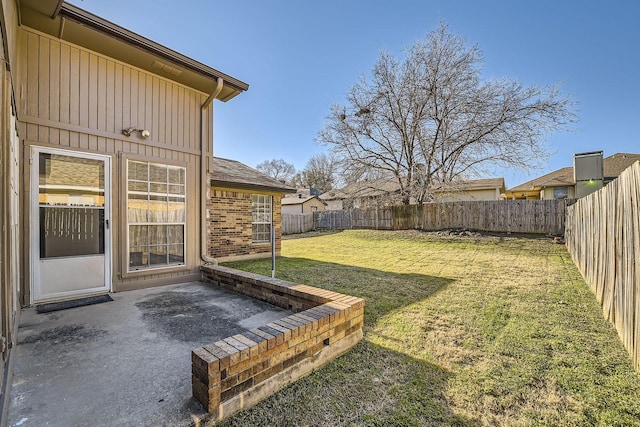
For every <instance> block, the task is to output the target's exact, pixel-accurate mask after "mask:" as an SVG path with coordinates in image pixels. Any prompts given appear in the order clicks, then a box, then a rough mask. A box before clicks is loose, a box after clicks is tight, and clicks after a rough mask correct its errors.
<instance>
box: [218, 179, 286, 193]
mask: <svg viewBox="0 0 640 427" xmlns="http://www.w3.org/2000/svg"><path fill="white" fill-rule="evenodd" d="M211 186H214V187H228V188H237V189H241V190H260V191H269V192H273V193H290V192H291V190H294V191H295V189H293V188H291V187H285V186H282V187H276V186H270V185H260V184H248V183H240V182H233V181H221V180H217V179H212V180H211Z"/></svg>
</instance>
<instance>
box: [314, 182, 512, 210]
mask: <svg viewBox="0 0 640 427" xmlns="http://www.w3.org/2000/svg"><path fill="white" fill-rule="evenodd" d="M431 192H432V194H433V201H435V202H451V201H473V200H500V196H501V195H502V194H504V192H505V185H504V178H488V179H478V180H468V181H457V182H452V183H447V184H440V185H437V186H433V187H432V189H431ZM320 199H321V200H322V201H323V202H325V203H326V206H327V207H326V209H327V210H341V209H349V208H365V207H374V206H388V205H393V204H398V203H400V201H401V199H400V186H399V184H398V182H397V181H396V180H394V179H377V180H373V181H365V182H359V183H355V184H350V185H348V186H346V187H344V188H342V189H340V190H331V191H327V192H326V193H324V194H322V195H320Z"/></svg>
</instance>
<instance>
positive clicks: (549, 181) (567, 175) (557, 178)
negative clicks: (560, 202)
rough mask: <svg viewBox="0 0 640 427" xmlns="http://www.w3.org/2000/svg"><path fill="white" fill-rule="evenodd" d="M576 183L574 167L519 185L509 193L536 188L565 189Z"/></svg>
mask: <svg viewBox="0 0 640 427" xmlns="http://www.w3.org/2000/svg"><path fill="white" fill-rule="evenodd" d="M575 183H576V182H575V181H574V180H573V167H572V166H569V167H566V168H562V169H558V170H556V171H553V172H549V173H548V174H546V175H542V176H541V177H539V178H535V179H532V180H531V181H527V182H525V183H522V184H520V185H517V186H515V187H513V188H510V189H509V191H527V190H533V189H534V188H536V187H563V186H567V185H574V184H575Z"/></svg>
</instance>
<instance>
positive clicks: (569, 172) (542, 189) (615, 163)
mask: <svg viewBox="0 0 640 427" xmlns="http://www.w3.org/2000/svg"><path fill="white" fill-rule="evenodd" d="M639 160H640V154H632V153H616V154H613V155H611V156H609V157H606V158H604V160H603V161H602V165H603V168H602V169H603V182H602V184H603V185H607V184H608V183H610V182H611V181H613V180H614V179H616V178H617V177H618V175H620V174H621V173H622V171H623V170H625V169H627V168H628V167H629V166H631V165H632V164H633V163H635V162H637V161H639ZM505 194H506V198H507V199H509V200H519V199H524V200H540V199H543V200H545V199H575V198H576V179H575V172H574V167H572V166H569V167H564V168H561V169H558V170H555V171H553V172H549V173H548V174H546V175H543V176H541V177H538V178H535V179H532V180H530V181H527V182H525V183H523V184H520V185H517V186H515V187H513V188H510V189H509V190H507V191H506V193H505Z"/></svg>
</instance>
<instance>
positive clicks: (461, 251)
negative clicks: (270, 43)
mask: <svg viewBox="0 0 640 427" xmlns="http://www.w3.org/2000/svg"><path fill="white" fill-rule="evenodd" d="M283 255H284V256H283V257H282V258H280V259H279V260H278V265H277V276H278V277H280V278H283V279H287V280H291V281H296V282H300V283H306V284H310V285H314V286H319V287H323V288H327V289H332V290H336V291H339V292H345V293H348V294H352V295H357V296H361V297H363V298H365V299H366V301H367V305H366V308H365V339H364V340H363V342H362V343H360V344H359V345H358V346H356V347H355V348H354V349H353V350H352V351H350V352H349V353H348V354H346V355H344V356H343V357H341V358H339V359H337V360H335V361H333V362H331V363H330V364H328V365H327V366H325V367H324V368H323V369H321V370H320V371H318V372H315V373H313V374H311V375H310V376H308V377H306V378H304V379H302V380H300V381H298V382H297V383H295V384H293V385H291V386H289V387H288V388H286V389H284V390H282V391H281V392H279V393H277V394H276V395H274V396H272V397H271V398H269V399H267V400H265V401H264V402H262V403H261V404H259V405H258V406H256V407H255V408H252V409H250V410H247V411H244V412H243V413H240V414H238V415H237V416H235V417H233V418H231V419H230V420H228V421H227V422H226V423H225V424H226V425H309V426H311V425H314V426H316V425H326V426H334V425H403V426H404V425H447V426H449V425H509V426H512V425H516V426H520V425H522V426H529V425H564V426H574V425H602V426H609V425H625V426H626V425H640V400H639V399H638V396H640V378H639V376H638V375H637V374H636V373H635V372H634V371H633V368H632V364H631V362H630V359H629V357H628V356H627V354H626V352H625V350H624V348H623V346H622V344H621V343H620V342H619V340H618V338H617V335H616V333H615V330H614V329H613V328H612V327H611V326H610V325H609V324H608V323H607V322H606V321H605V320H604V319H603V318H602V315H601V313H600V309H599V307H598V305H597V303H596V302H595V299H594V297H593V295H592V294H591V292H590V291H589V290H588V288H587V286H586V285H585V283H584V281H583V280H582V278H581V277H580V275H579V273H578V272H577V270H576V268H575V267H574V265H573V263H572V262H571V259H570V258H569V256H568V254H567V252H566V250H565V248H564V247H563V246H561V245H554V244H552V243H550V240H549V239H531V238H518V237H483V238H468V237H467V238H437V237H434V236H433V235H430V234H426V233H419V232H376V231H345V232H342V233H335V234H330V235H322V234H318V235H314V236H313V237H309V238H300V239H289V240H286V241H285V242H283ZM230 265H231V266H232V267H236V268H240V269H244V270H250V271H254V272H258V273H261V274H265V275H268V274H270V264H269V261H251V262H242V263H233V264H230Z"/></svg>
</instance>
